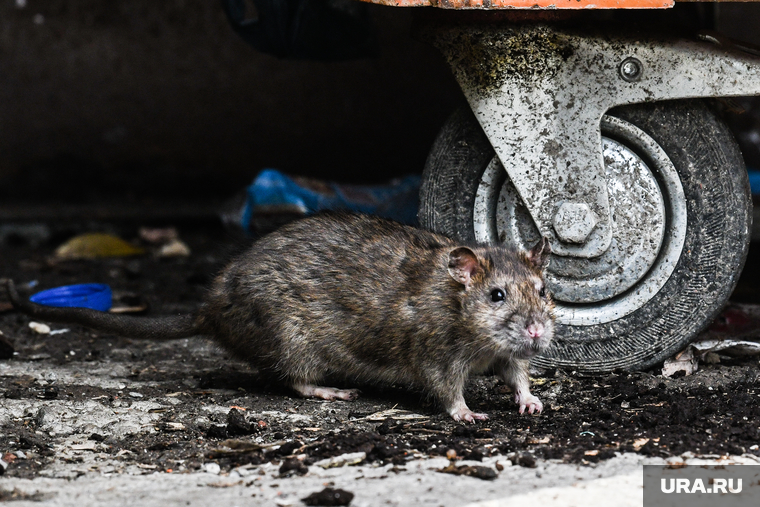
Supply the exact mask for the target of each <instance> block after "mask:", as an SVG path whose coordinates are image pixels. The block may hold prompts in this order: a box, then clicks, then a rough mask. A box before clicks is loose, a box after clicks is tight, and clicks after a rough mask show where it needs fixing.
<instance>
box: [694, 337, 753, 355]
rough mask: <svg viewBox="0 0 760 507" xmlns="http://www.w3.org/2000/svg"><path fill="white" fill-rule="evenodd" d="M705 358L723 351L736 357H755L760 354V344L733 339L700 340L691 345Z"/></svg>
mask: <svg viewBox="0 0 760 507" xmlns="http://www.w3.org/2000/svg"><path fill="white" fill-rule="evenodd" d="M691 347H693V348H694V349H695V350H696V351H697V352H699V353H700V354H702V356H703V357H705V358H706V356H707V355H708V354H710V353H714V352H718V351H723V352H725V353H728V354H731V355H736V356H754V355H757V354H760V342H755V341H748V340H734V339H731V338H725V339H714V340H700V341H697V342H694V343H692V344H691Z"/></svg>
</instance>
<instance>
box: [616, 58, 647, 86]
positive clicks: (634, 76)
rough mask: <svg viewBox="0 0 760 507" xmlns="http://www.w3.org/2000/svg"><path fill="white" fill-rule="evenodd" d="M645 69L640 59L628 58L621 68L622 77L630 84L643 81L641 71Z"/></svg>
mask: <svg viewBox="0 0 760 507" xmlns="http://www.w3.org/2000/svg"><path fill="white" fill-rule="evenodd" d="M643 68H644V66H643V65H642V64H641V62H640V61H639V60H638V59H636V58H626V59H625V60H623V63H621V64H620V67H619V71H620V77H622V78H623V79H625V80H626V81H629V82H632V81H638V80H639V79H641V71H642V69H643Z"/></svg>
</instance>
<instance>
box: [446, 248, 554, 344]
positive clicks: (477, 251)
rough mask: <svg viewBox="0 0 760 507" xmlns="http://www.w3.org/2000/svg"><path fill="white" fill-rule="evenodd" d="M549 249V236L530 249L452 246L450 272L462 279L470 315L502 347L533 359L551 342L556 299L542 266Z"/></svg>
mask: <svg viewBox="0 0 760 507" xmlns="http://www.w3.org/2000/svg"><path fill="white" fill-rule="evenodd" d="M550 253H551V247H550V246H549V241H548V240H547V239H546V238H542V239H541V240H540V241H539V242H538V243H537V244H536V245H535V246H534V247H533V248H532V249H531V250H530V251H528V252H514V251H513V250H510V249H507V248H504V247H499V246H486V247H474V248H469V247H458V248H455V249H453V250H451V251H450V252H449V264H448V270H449V275H450V276H451V277H452V278H453V279H454V280H455V281H457V282H458V283H459V284H461V285H460V288H461V290H462V292H461V301H462V310H463V312H464V314H463V315H464V317H465V320H466V322H467V323H468V325H469V326H470V327H471V329H472V330H473V331H474V332H475V333H476V335H477V336H479V337H483V338H486V339H488V340H490V341H491V343H492V344H493V345H494V346H495V347H496V349H497V353H499V354H504V355H510V356H512V357H515V358H518V359H529V358H531V357H533V356H535V355H536V354H538V353H539V352H541V351H543V350H544V349H546V347H547V346H548V345H549V342H550V341H551V338H552V336H553V334H554V313H553V309H554V303H553V302H552V298H551V295H550V294H549V291H548V290H547V289H546V286H545V283H544V278H543V272H544V269H545V268H546V266H547V264H548V263H549V254H550Z"/></svg>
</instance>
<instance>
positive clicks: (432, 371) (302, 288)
mask: <svg viewBox="0 0 760 507" xmlns="http://www.w3.org/2000/svg"><path fill="white" fill-rule="evenodd" d="M549 253H550V247H549V243H548V241H547V240H546V239H542V240H541V241H539V243H538V244H537V245H536V246H535V247H534V248H533V249H532V250H531V251H530V252H515V251H513V250H511V249H508V248H505V247H501V246H474V245H471V246H465V245H459V244H457V243H455V242H454V241H453V240H451V239H448V238H446V237H444V236H440V235H437V234H434V233H431V232H426V231H422V230H418V229H415V228H412V227H408V226H404V225H400V224H397V223H395V222H391V221H388V220H384V219H381V218H377V217H372V216H366V215H357V214H348V213H329V214H321V215H316V216H313V217H309V218H305V219H302V220H299V221H296V222H293V223H290V224H288V225H286V226H284V227H282V228H280V229H278V230H277V231H275V232H273V233H270V234H269V235H267V236H264V237H263V238H261V239H259V240H258V241H256V242H255V243H254V244H253V245H252V246H251V247H250V248H249V249H248V250H247V251H246V252H245V253H244V254H243V255H241V256H239V257H237V258H236V259H234V260H233V261H232V262H230V263H229V264H228V265H227V267H226V268H224V269H223V271H222V272H221V274H219V275H218V276H217V277H216V279H215V280H214V282H213V283H212V285H211V287H210V289H209V292H208V295H207V297H206V300H205V302H204V303H203V304H202V306H201V307H200V309H199V310H198V312H197V313H196V314H195V315H187V316H176V317H159V318H144V317H129V316H122V315H113V314H108V313H103V312H98V311H95V310H88V309H81V308H54V307H48V306H41V305H36V304H34V303H31V302H28V301H22V300H21V299H20V298H19V296H18V294H17V293H16V290H15V287H14V285H13V283H12V282H11V281H8V283H7V288H8V293H9V296H10V299H11V301H12V303H13V305H14V306H15V307H16V308H17V309H19V310H21V311H23V312H24V313H27V314H29V315H31V316H34V317H37V318H40V319H44V320H49V321H56V322H69V323H77V324H82V325H85V326H88V327H91V328H94V329H97V330H100V331H106V332H113V333H117V334H120V335H124V336H131V337H137V338H157V339H169V338H180V337H188V336H194V335H199V334H205V335H210V336H212V337H213V338H214V339H215V341H216V342H217V343H219V344H220V345H222V346H223V347H224V348H226V349H227V350H229V351H230V352H232V353H233V354H234V355H236V356H237V357H239V358H241V359H243V360H245V361H247V362H249V363H250V364H252V365H254V366H256V367H258V368H260V369H261V370H263V371H265V372H269V373H271V374H274V375H277V376H278V377H280V378H282V379H283V380H285V381H286V382H287V383H288V384H289V385H290V386H292V387H293V389H294V390H295V391H297V392H298V393H299V394H301V395H302V396H307V397H318V398H324V399H328V400H332V399H344V400H350V399H354V398H355V397H356V395H357V391H356V390H355V389H335V388H331V387H321V386H319V385H318V384H319V383H321V382H323V381H324V380H325V379H327V378H336V377H337V378H342V379H344V380H345V381H348V382H356V383H373V382H382V383H394V384H405V385H414V386H418V387H420V388H422V389H423V390H424V391H425V392H427V393H429V394H430V395H431V396H433V397H434V398H436V400H437V401H439V402H440V403H441V404H442V405H443V407H444V408H445V409H446V411H447V412H448V413H449V414H450V415H451V416H452V417H453V418H454V419H455V420H457V421H459V420H465V421H469V422H473V421H474V420H477V419H486V418H487V416H486V415H485V414H477V413H474V412H472V411H471V410H470V409H469V408H468V407H467V404H466V403H465V400H464V396H463V391H464V385H465V382H466V380H467V378H468V376H469V375H470V374H471V373H479V372H485V371H487V370H490V369H493V370H494V371H495V372H496V373H497V374H499V375H500V376H501V377H502V378H503V379H504V381H505V382H506V383H507V384H508V385H509V386H510V387H511V388H512V389H513V391H514V393H515V401H516V402H517V403H518V404H519V406H520V413H523V412H524V411H525V410H526V409H527V410H528V411H529V412H530V413H533V412H540V411H541V410H542V408H543V407H542V404H541V402H540V401H539V400H538V398H536V397H535V396H533V395H532V394H531V393H530V389H529V380H528V360H529V359H530V358H531V357H533V356H534V355H536V354H538V353H539V352H541V351H542V350H544V349H545V348H546V347H547V346H548V345H549V342H550V340H551V338H552V335H553V332H554V317H553V313H552V310H553V303H552V300H551V296H550V295H549V294H548V292H547V291H546V289H545V288H544V281H543V278H542V272H543V269H544V268H545V267H546V264H547V263H548V260H549Z"/></svg>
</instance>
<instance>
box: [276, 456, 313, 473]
mask: <svg viewBox="0 0 760 507" xmlns="http://www.w3.org/2000/svg"><path fill="white" fill-rule="evenodd" d="M279 472H280V477H289V476H291V475H295V474H297V475H306V474H308V473H309V467H307V466H306V465H304V464H303V461H301V460H300V459H298V458H289V459H286V460H285V461H284V462H283V463H282V465H281V466H280V470H279Z"/></svg>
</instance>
